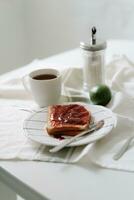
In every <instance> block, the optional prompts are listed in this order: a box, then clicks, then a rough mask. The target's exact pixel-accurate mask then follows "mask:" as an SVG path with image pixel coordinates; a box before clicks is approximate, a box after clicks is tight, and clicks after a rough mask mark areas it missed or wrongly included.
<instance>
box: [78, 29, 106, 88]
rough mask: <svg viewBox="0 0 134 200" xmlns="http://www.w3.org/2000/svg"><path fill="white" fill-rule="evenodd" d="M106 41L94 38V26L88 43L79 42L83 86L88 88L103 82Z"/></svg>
mask: <svg viewBox="0 0 134 200" xmlns="http://www.w3.org/2000/svg"><path fill="white" fill-rule="evenodd" d="M106 46H107V45H106V41H100V40H96V28H95V27H93V28H92V37H91V42H90V43H85V42H81V43H80V48H81V49H82V56H83V87H84V90H85V91H87V92H89V90H90V89H91V88H92V87H93V86H96V85H99V84H104V83H105V49H106Z"/></svg>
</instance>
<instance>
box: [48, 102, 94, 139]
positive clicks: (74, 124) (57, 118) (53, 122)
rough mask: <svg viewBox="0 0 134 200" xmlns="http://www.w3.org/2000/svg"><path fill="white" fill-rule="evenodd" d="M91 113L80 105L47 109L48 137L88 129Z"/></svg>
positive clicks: (76, 132) (72, 134)
mask: <svg viewBox="0 0 134 200" xmlns="http://www.w3.org/2000/svg"><path fill="white" fill-rule="evenodd" d="M90 121H91V113H90V112H89V111H88V110H87V109H86V108H85V107H84V106H82V105H79V104H67V105H53V106H49V107H48V122H47V132H48V134H49V135H53V136H55V135H71V136H74V135H76V134H78V133H79V132H80V131H82V130H85V129H87V128H88V126H89V123H90Z"/></svg>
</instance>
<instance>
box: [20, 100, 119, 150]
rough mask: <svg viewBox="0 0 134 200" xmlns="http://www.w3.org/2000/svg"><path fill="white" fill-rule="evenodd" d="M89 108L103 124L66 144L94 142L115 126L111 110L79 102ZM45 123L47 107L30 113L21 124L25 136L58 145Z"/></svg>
mask: <svg viewBox="0 0 134 200" xmlns="http://www.w3.org/2000/svg"><path fill="white" fill-rule="evenodd" d="M79 104H82V105H84V106H85V107H86V109H88V110H90V111H91V113H92V116H93V117H94V120H95V121H99V120H102V119H103V120H104V126H103V127H102V128H101V129H99V130H97V131H96V132H93V133H92V134H87V135H85V136H83V137H81V138H79V140H78V141H75V142H72V143H71V144H70V145H68V146H79V145H84V144H87V143H92V142H95V141H97V140H99V139H101V138H103V137H104V136H106V135H108V134H109V133H110V131H111V130H112V129H113V127H115V126H116V121H117V120H116V117H115V115H114V114H113V113H112V111H111V110H109V109H108V108H105V107H103V106H96V105H89V104H85V103H79ZM46 123H47V109H44V110H41V111H37V112H35V113H34V114H31V115H30V116H29V117H28V118H27V119H26V120H25V121H24V124H23V129H24V132H25V134H26V136H27V137H28V138H29V139H31V140H34V141H36V142H38V143H41V144H45V145H48V146H56V145H59V144H60V142H61V140H59V139H56V138H53V137H51V136H49V135H48V133H47V131H46V128H45V125H46Z"/></svg>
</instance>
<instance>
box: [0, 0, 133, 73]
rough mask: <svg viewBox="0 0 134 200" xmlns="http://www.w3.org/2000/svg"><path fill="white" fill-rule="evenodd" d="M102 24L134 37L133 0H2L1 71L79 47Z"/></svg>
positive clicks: (114, 33)
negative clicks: (93, 29) (91, 30)
mask: <svg viewBox="0 0 134 200" xmlns="http://www.w3.org/2000/svg"><path fill="white" fill-rule="evenodd" d="M92 25H96V26H97V27H98V34H99V35H100V36H101V37H103V38H106V39H114V38H116V39H118V38H120V39H134V1H133V0H83V1H82V0H27V1H26V0H25V1H24V0H0V73H3V72H6V71H9V70H11V69H13V68H17V67H20V66H22V65H24V64H26V63H28V62H30V61H32V60H33V59H35V58H44V57H47V56H50V55H53V54H56V53H59V52H62V51H64V50H68V49H72V48H75V47H78V46H79V42H80V41H81V40H83V39H87V38H88V37H89V28H91V26H92Z"/></svg>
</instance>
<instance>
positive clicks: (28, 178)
mask: <svg viewBox="0 0 134 200" xmlns="http://www.w3.org/2000/svg"><path fill="white" fill-rule="evenodd" d="M113 54H126V55H127V56H128V57H129V58H130V59H131V60H132V61H134V41H119V40H117V41H115V40H114V41H109V43H108V50H107V55H106V56H107V62H109V60H110V59H111V56H112V55H113ZM41 63H44V64H45V65H50V66H53V65H54V66H55V65H56V66H59V67H62V66H63V65H64V66H80V65H81V63H82V60H81V56H80V51H79V49H76V50H72V51H69V52H66V53H63V54H59V55H57V56H53V57H50V58H48V59H45V60H43V61H41ZM0 166H1V168H0V181H2V182H3V183H5V184H7V185H8V186H9V187H10V188H11V189H12V190H13V191H14V192H15V193H18V194H19V195H21V196H22V197H23V198H25V199H28V200H41V199H53V200H57V199H58V200H63V199H64V200H68V199H70V200H71V199H77V200H82V199H84V200H86V199H87V200H88V199H92V200H100V199H103V200H107V199H108V200H113V199H114V200H116V199H118V200H119V199H121V200H126V199H129V200H133V199H134V189H133V188H134V173H127V172H121V171H112V170H107V169H101V168H100V167H98V166H95V165H94V164H92V163H90V155H87V156H85V157H84V158H83V159H82V160H81V161H80V162H79V163H77V164H60V163H47V162H31V161H0ZM0 200H3V199H1V198H0ZM4 200H5V199H4Z"/></svg>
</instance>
